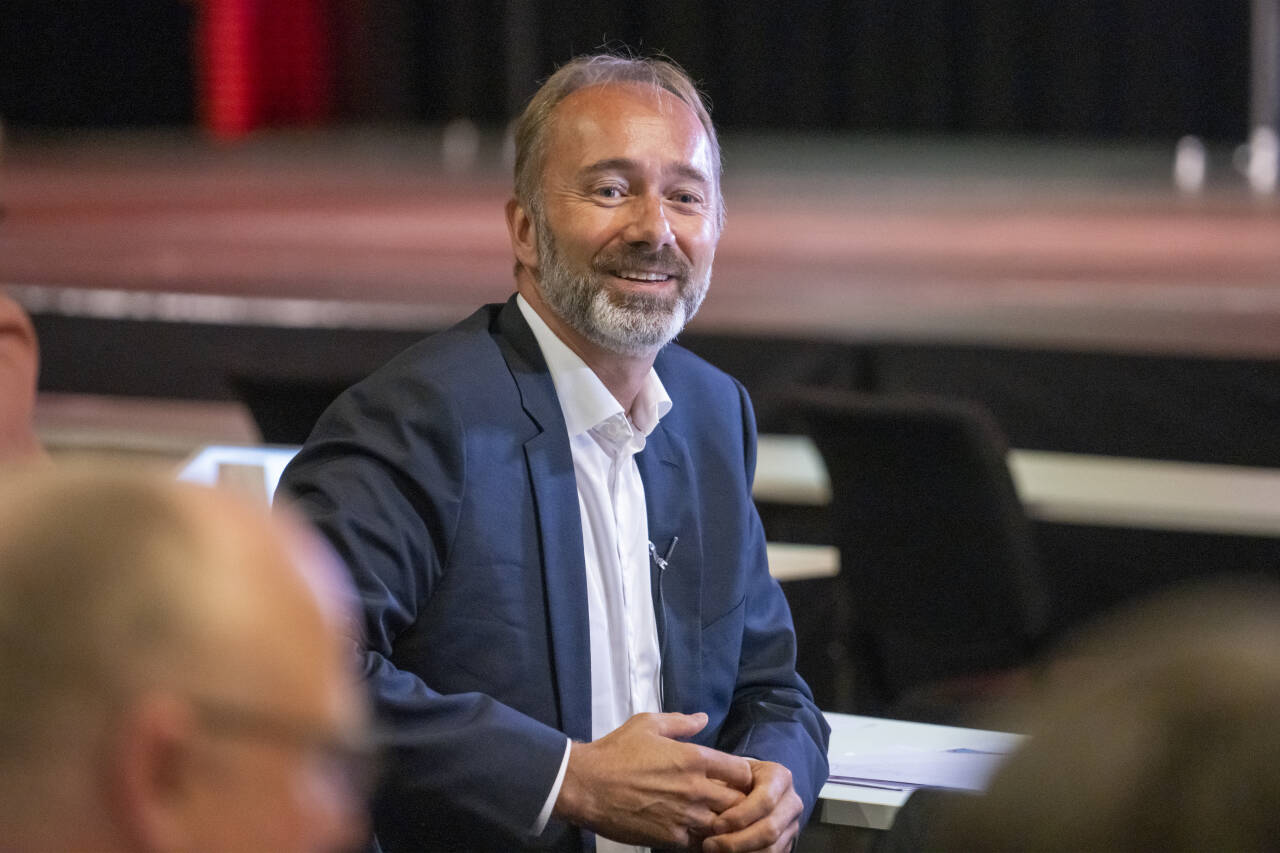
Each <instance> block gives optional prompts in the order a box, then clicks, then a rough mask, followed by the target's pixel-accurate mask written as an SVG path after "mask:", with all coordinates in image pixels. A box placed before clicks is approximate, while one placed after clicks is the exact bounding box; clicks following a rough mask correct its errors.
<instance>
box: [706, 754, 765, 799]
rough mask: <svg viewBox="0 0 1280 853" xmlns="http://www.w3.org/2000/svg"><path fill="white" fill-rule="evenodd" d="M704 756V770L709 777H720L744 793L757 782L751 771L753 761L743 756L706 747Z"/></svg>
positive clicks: (722, 780) (719, 778)
mask: <svg viewBox="0 0 1280 853" xmlns="http://www.w3.org/2000/svg"><path fill="white" fill-rule="evenodd" d="M702 757H703V761H704V762H705V766H704V772H705V773H706V774H707V777H708V778H711V779H718V780H720V781H721V782H724V783H725V784H726V785H728V786H729V787H731V788H736V789H737V790H739V791H742V792H743V793H744V794H745V793H747V792H748V791H750V790H751V788H752V785H754V784H755V782H754V779H753V777H752V773H751V762H750V761H748V760H747V759H745V758H743V757H742V756H740V755H730V754H729V753H727V752H721V751H720V750H718V749H712V748H710V747H704V748H703V750H702Z"/></svg>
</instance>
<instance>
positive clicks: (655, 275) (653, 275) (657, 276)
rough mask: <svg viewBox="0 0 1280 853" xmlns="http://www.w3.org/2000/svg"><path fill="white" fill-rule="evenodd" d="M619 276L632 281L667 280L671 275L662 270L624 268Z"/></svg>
mask: <svg viewBox="0 0 1280 853" xmlns="http://www.w3.org/2000/svg"><path fill="white" fill-rule="evenodd" d="M618 277H619V278H629V279H631V280H632V281H666V280H667V279H669V278H671V276H669V275H667V274H666V273H661V272H632V271H630V270H622V271H621V272H619V273H618Z"/></svg>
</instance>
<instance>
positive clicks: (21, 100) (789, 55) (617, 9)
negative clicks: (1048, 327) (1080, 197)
mask: <svg viewBox="0 0 1280 853" xmlns="http://www.w3.org/2000/svg"><path fill="white" fill-rule="evenodd" d="M209 1H210V0H186V2H183V0H122V2H117V3H103V2H96V1H95V2H89V0H59V2H56V3H54V2H48V0H5V1H4V2H3V3H0V116H3V118H4V120H5V122H6V123H7V124H8V125H9V126H11V127H26V126H34V127H85V126H152V125H175V124H176V125H182V124H191V123H193V122H194V121H195V116H196V114H197V107H196V103H197V96H196V93H195V88H196V83H195V75H194V73H193V63H194V60H193V57H194V55H195V51H194V46H193V39H194V34H195V32H196V20H197V16H198V9H199V7H200V3H201V2H209ZM272 2H279V0H260V5H261V6H262V7H263V8H264V9H265V10H266V13H267V14H269V13H270V7H271V5H272ZM327 6H328V9H329V10H330V17H331V22H332V26H331V28H330V30H331V38H332V40H333V44H332V45H331V48H332V56H333V60H334V63H335V66H336V68H337V79H336V81H335V84H334V85H335V88H336V89H337V90H338V91H337V92H336V93H335V100H336V102H337V104H338V111H337V118H338V120H347V121H351V120H378V121H397V122H403V121H409V122H441V121H445V120H448V119H451V118H457V117H466V118H470V119H472V120H474V121H476V122H478V123H480V124H481V125H486V126H493V127H498V126H501V125H502V124H503V123H504V122H505V121H507V120H508V119H509V118H510V117H511V116H512V115H513V114H514V113H515V112H516V111H517V109H518V107H519V105H520V104H521V103H522V102H523V100H524V99H525V98H526V97H527V96H528V94H529V93H530V92H531V91H532V89H533V88H534V86H535V84H536V81H537V80H538V79H540V78H542V77H544V76H546V74H548V73H549V72H550V71H551V70H552V69H553V68H554V67H555V65H556V64H557V63H560V62H563V61H564V60H565V59H567V58H568V57H570V56H572V55H574V54H575V53H580V52H584V51H589V50H592V49H595V48H598V47H600V46H601V45H613V46H618V45H626V46H628V47H630V48H632V49H635V50H637V51H639V52H652V51H656V50H662V51H665V52H666V53H667V54H668V55H670V56H671V57H673V58H675V59H677V60H678V61H679V62H681V63H682V64H683V65H684V66H685V67H686V68H688V69H689V71H690V72H691V73H692V74H693V75H694V77H695V78H697V79H698V80H700V81H701V83H702V85H703V87H704V88H705V90H706V91H707V93H708V94H709V95H710V97H711V99H712V101H713V104H714V114H715V117H716V120H717V122H718V123H719V124H720V125H721V126H722V127H724V128H730V129H744V130H746V129H788V130H791V129H805V130H815V131H875V132H879V131H887V132H924V133H957V132H958V133H1001V134H1035V135H1054V136H1067V137H1081V138H1134V139H1172V138H1176V137H1178V136H1180V135H1182V134H1184V133H1195V134H1199V135H1202V136H1205V137H1207V138H1210V139H1223V140H1239V139H1242V138H1243V137H1244V136H1245V135H1246V132H1247V130H1246V117H1247V110H1248V3H1246V2H1244V0H1162V2H1159V3H1153V2H1150V0H1076V2H1070V3H1064V2H1061V0H1022V2H1013V0H1003V2H1001V0H912V2H902V1H901V0H857V2H838V0H812V2H797V3H779V2H776V0H700V2H695V1H694V0H646V1H645V2H635V0H328V3H327Z"/></svg>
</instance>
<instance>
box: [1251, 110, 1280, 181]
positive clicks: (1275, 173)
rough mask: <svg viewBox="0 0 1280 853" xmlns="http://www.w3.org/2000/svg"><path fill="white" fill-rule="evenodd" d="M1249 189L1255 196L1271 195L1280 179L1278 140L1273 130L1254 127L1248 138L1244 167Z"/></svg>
mask: <svg viewBox="0 0 1280 853" xmlns="http://www.w3.org/2000/svg"><path fill="white" fill-rule="evenodd" d="M1245 176H1246V177H1247V178H1248V179H1249V187H1250V188H1251V189H1252V190H1253V191H1254V193H1255V194H1257V195H1271V194H1272V193H1274V192H1275V191H1276V184H1277V179H1278V178H1280V139H1277V138H1276V131H1275V128H1272V127H1266V126H1265V125H1263V126H1259V127H1255V128H1254V129H1253V134H1252V135H1251V136H1250V137H1249V162H1248V165H1247V166H1246V167H1245Z"/></svg>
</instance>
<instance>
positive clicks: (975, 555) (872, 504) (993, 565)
mask: <svg viewBox="0 0 1280 853" xmlns="http://www.w3.org/2000/svg"><path fill="white" fill-rule="evenodd" d="M791 403H792V407H793V411H794V413H795V415H796V417H797V419H798V421H799V424H798V426H799V427H800V428H801V429H803V430H805V431H807V432H808V433H809V434H810V435H811V436H812V438H813V440H814V442H815V444H816V445H817V446H818V449H819V450H820V451H821V453H822V456H823V459H824V461H825V463H826V466H827V469H828V474H829V476H830V479H831V488H832V507H831V510H832V514H831V517H832V519H833V522H832V523H833V528H834V529H833V530H832V536H833V542H834V544H836V545H837V546H838V547H839V549H840V561H841V575H842V576H843V577H844V578H845V583H846V590H847V593H848V594H849V596H850V612H851V619H852V625H851V632H852V633H851V653H852V654H853V657H854V664H855V677H856V678H857V679H858V680H859V681H860V682H861V683H860V684H855V704H856V705H857V709H858V710H862V711H875V710H877V707H876V706H877V705H878V704H882V703H883V704H890V703H893V702H894V701H896V700H898V699H899V698H900V697H901V696H902V695H903V694H904V693H905V692H907V691H909V690H911V689H913V688H916V687H919V686H921V685H924V684H927V683H930V682H939V681H943V680H946V679H949V678H954V677H957V676H969V675H975V674H979V673H982V672H990V671H995V670H999V669H1002V668H1008V667H1011V666H1016V665H1019V664H1022V663H1025V662H1027V661H1028V660H1029V659H1030V657H1031V656H1032V654H1033V651H1034V648H1035V645H1036V643H1037V642H1038V641H1039V640H1040V639H1041V638H1042V637H1043V634H1044V632H1045V630H1046V623H1047V616H1048V613H1047V611H1048V606H1047V593H1046V586H1045V584H1044V581H1043V579H1042V576H1041V573H1040V567H1039V561H1038V559H1037V556H1036V551H1035V545H1034V541H1033V537H1032V532H1031V528H1030V525H1029V523H1028V521H1027V519H1026V516H1025V515H1024V514H1023V511H1022V505H1021V503H1020V502H1019V500H1018V495H1017V491H1016V489H1015V487H1014V484H1013V480H1012V478H1011V476H1010V474H1009V469H1008V466H1007V463H1006V461H1005V454H1006V452H1007V448H1006V446H1005V441H1004V437H1003V435H1002V434H1001V431H1000V429H999V427H998V426H997V425H996V424H995V422H994V421H993V419H992V418H991V416H990V415H989V414H988V413H987V412H986V411H985V410H984V409H982V408H981V407H980V406H976V405H972V404H969V403H967V402H964V401H961V400H953V399H948V398H944V397H935V396H920V395H899V394H857V393H848V392H830V391H822V390H814V391H806V392H802V393H798V394H796V395H793V397H792V399H791ZM868 680H870V681H871V682H872V684H870V685H868V684H867V681H868ZM868 688H870V689H871V690H872V691H874V693H875V694H877V695H872V696H868Z"/></svg>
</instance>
